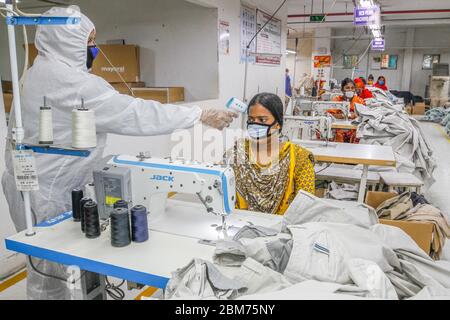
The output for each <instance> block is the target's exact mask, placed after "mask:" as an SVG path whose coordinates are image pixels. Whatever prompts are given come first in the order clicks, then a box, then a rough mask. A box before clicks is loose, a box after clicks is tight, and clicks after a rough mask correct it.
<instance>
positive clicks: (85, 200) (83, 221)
mask: <svg viewBox="0 0 450 320" xmlns="http://www.w3.org/2000/svg"><path fill="white" fill-rule="evenodd" d="M89 201H92V199H91V198H88V197H84V198H83V199H81V200H80V210H81V231H82V232H83V233H86V214H85V211H84V205H85V204H86V203H88V202H89Z"/></svg>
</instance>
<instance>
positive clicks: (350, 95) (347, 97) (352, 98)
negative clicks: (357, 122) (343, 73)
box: [328, 78, 365, 119]
mask: <svg viewBox="0 0 450 320" xmlns="http://www.w3.org/2000/svg"><path fill="white" fill-rule="evenodd" d="M341 90H342V95H341V96H338V97H335V98H333V101H336V102H342V101H348V102H350V113H351V114H352V115H351V116H350V118H351V119H353V118H355V116H354V115H353V113H354V112H355V104H356V103H359V104H362V105H365V102H364V100H363V99H361V98H360V97H358V95H357V94H356V85H355V83H354V82H353V80H352V79H350V78H345V79H344V80H343V81H342V84H341ZM328 113H330V114H332V115H333V116H334V117H335V118H337V119H343V118H344V115H343V114H342V112H341V110H337V109H330V110H328Z"/></svg>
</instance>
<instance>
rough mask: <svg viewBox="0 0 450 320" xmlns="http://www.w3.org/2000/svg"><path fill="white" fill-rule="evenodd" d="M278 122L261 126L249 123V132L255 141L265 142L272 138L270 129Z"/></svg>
mask: <svg viewBox="0 0 450 320" xmlns="http://www.w3.org/2000/svg"><path fill="white" fill-rule="evenodd" d="M275 123H276V121H275V122H274V123H272V124H261V123H255V122H248V123H247V132H248V135H249V136H250V138H251V139H253V140H263V139H266V138H268V137H270V135H271V132H270V129H272V127H273V126H274V125H275Z"/></svg>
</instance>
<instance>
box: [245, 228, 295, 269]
mask: <svg viewBox="0 0 450 320" xmlns="http://www.w3.org/2000/svg"><path fill="white" fill-rule="evenodd" d="M239 241H240V242H241V243H242V245H243V246H244V247H245V251H246V255H247V257H250V258H252V259H254V260H256V261H258V262H259V263H261V264H263V265H264V266H266V267H269V268H271V269H272V270H275V271H277V272H282V271H284V269H285V268H286V265H287V263H288V261H289V257H290V254H291V251H292V239H291V235H290V234H286V233H280V234H278V235H276V236H272V237H259V238H254V239H246V238H243V239H241V240H239Z"/></svg>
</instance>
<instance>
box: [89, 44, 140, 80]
mask: <svg viewBox="0 0 450 320" xmlns="http://www.w3.org/2000/svg"><path fill="white" fill-rule="evenodd" d="M99 47H100V49H101V50H102V51H103V52H104V53H105V55H106V56H107V57H108V59H109V60H110V61H111V63H112V64H113V66H114V67H115V68H116V70H117V71H118V72H119V73H120V75H121V76H122V78H123V81H125V82H140V63H139V47H138V46H134V45H120V44H110V45H99ZM92 73H93V74H96V75H98V76H100V77H102V78H103V79H105V80H106V81H108V82H122V79H120V77H119V76H118V75H117V73H116V71H115V70H114V68H113V67H111V65H110V64H109V62H108V61H107V60H106V58H105V57H104V56H103V55H102V54H101V53H99V54H98V56H97V58H96V59H95V61H94V65H93V67H92Z"/></svg>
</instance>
